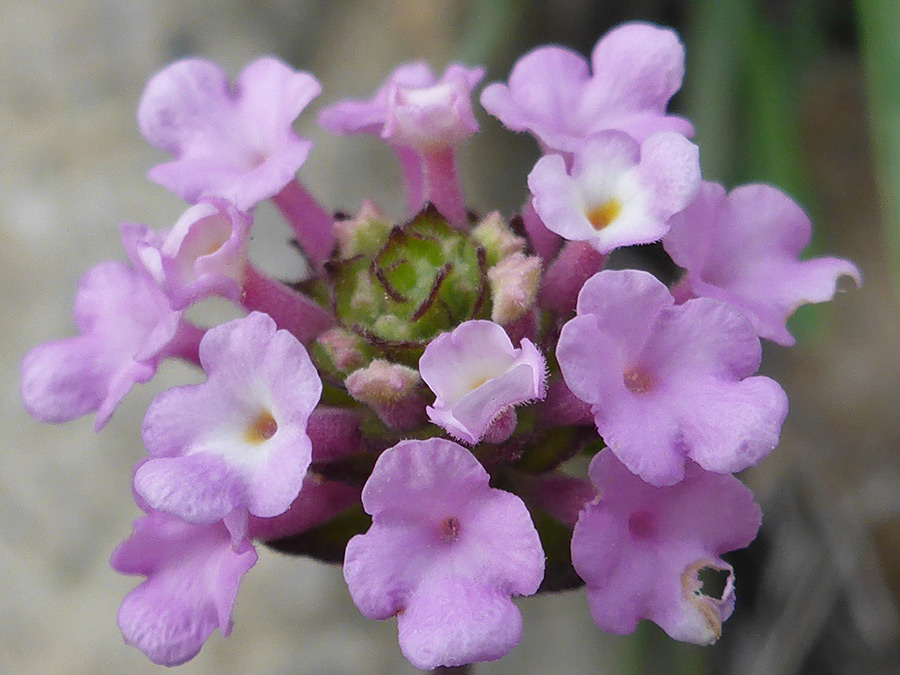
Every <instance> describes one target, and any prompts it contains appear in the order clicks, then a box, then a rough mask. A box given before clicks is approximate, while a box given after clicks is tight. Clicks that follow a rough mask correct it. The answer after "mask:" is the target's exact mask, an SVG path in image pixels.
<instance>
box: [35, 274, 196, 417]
mask: <svg viewBox="0 0 900 675" xmlns="http://www.w3.org/2000/svg"><path fill="white" fill-rule="evenodd" d="M74 314H75V324H76V325H77V327H78V331H79V333H80V335H78V336H77V337H73V338H68V339H65V340H60V341H57V342H48V343H45V344H42V345H38V346H37V347H35V348H34V349H32V350H31V351H30V352H28V354H26V356H25V358H24V360H23V361H22V384H21V391H22V400H23V401H24V403H25V408H26V409H27V410H28V412H29V414H30V415H31V416H32V417H34V418H36V419H38V420H41V421H42V422H67V421H69V420H73V419H75V418H77V417H81V416H82V415H86V414H88V413H91V412H96V413H97V419H96V421H95V423H94V429H95V430H97V431H99V430H100V429H101V428H103V426H104V425H105V424H106V422H107V421H108V420H109V418H110V416H111V415H112V414H113V411H114V410H115V409H116V406H118V405H119V403H120V402H121V400H122V399H123V398H124V397H125V395H126V394H127V393H128V392H129V391H130V390H131V387H132V386H134V385H135V384H137V383H140V382H146V381H147V380H149V379H150V378H151V377H153V375H155V374H156V369H157V367H158V366H159V363H160V361H162V359H163V358H165V357H167V356H180V357H184V358H189V359H194V360H195V359H196V357H197V344H198V343H199V341H200V338H201V336H202V331H200V330H199V329H197V328H195V327H194V326H192V325H191V324H189V323H187V322H185V321H184V320H183V318H182V312H178V311H175V310H173V309H172V308H171V307H170V306H169V301H168V299H167V298H166V296H165V295H164V294H163V293H162V291H160V290H159V288H157V287H156V285H155V284H154V283H153V281H152V280H150V279H149V278H147V276H145V275H143V274H140V273H138V272H136V271H135V270H133V269H131V268H130V267H129V266H128V265H126V264H125V263H121V262H105V263H100V264H99V265H97V266H96V267H94V268H93V269H91V270H90V271H88V272H87V273H86V274H85V275H84V276H82V278H81V280H80V281H79V283H78V294H77V295H76V297H75V312H74Z"/></svg>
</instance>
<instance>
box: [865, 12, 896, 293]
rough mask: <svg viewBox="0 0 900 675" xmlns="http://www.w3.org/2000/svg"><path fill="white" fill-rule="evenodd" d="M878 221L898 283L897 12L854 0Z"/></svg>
mask: <svg viewBox="0 0 900 675" xmlns="http://www.w3.org/2000/svg"><path fill="white" fill-rule="evenodd" d="M856 11H857V14H858V16H859V28H860V37H861V50H862V57H863V65H864V68H865V75H866V84H867V85H868V97H869V123H870V125H871V137H872V141H873V146H874V151H875V168H876V174H877V177H878V190H879V197H880V201H881V211H882V222H883V224H884V228H885V234H886V235H887V240H888V243H889V245H890V247H891V256H892V261H893V264H894V273H895V274H894V278H895V280H897V281H898V283H900V11H898V6H897V2H896V0H857V2H856Z"/></svg>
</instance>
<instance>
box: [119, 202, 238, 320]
mask: <svg viewBox="0 0 900 675" xmlns="http://www.w3.org/2000/svg"><path fill="white" fill-rule="evenodd" d="M250 224H251V219H250V216H248V215H247V214H244V213H241V212H239V211H237V210H236V209H235V208H234V207H233V206H231V205H230V204H228V203H227V202H209V201H203V202H201V203H199V204H196V205H195V206H192V207H191V208H189V209H188V210H187V211H185V212H184V214H183V215H182V216H181V218H179V219H178V221H177V222H176V223H175V225H173V226H172V228H171V229H170V230H169V231H168V232H167V233H166V234H164V235H161V234H158V233H156V232H154V231H153V230H151V229H149V228H147V227H146V226H144V225H131V224H125V225H122V238H123V242H124V244H125V248H126V250H128V252H129V255H131V256H132V257H133V258H135V259H136V260H137V261H138V262H139V263H140V264H141V265H142V266H143V267H144V268H145V269H147V270H148V271H149V272H150V274H151V275H152V276H153V278H154V279H155V280H156V282H157V283H158V284H159V285H160V287H161V288H162V289H163V290H164V291H165V293H166V295H167V296H168V298H169V301H170V302H171V304H172V307H174V308H175V309H183V308H185V307H187V306H188V305H191V304H193V303H194V302H197V301H198V300H202V299H203V298H206V297H210V296H213V295H217V296H221V297H225V298H228V299H229V300H232V301H234V302H238V301H239V300H240V298H241V283H242V278H243V274H244V268H245V266H246V264H247V238H248V235H249V230H250Z"/></svg>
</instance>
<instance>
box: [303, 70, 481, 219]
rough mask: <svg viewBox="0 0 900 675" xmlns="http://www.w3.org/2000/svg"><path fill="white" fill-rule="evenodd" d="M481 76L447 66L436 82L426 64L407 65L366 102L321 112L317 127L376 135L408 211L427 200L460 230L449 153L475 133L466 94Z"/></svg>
mask: <svg viewBox="0 0 900 675" xmlns="http://www.w3.org/2000/svg"><path fill="white" fill-rule="evenodd" d="M483 76H484V69H483V68H466V67H465V66H462V65H460V64H458V63H453V64H451V65H450V66H448V67H447V70H446V71H444V74H443V75H442V76H441V78H440V79H439V80H436V79H435V77H434V75H433V74H432V72H431V69H430V68H429V67H428V65H427V64H425V63H421V62H417V63H407V64H404V65H402V66H400V67H398V68H397V69H395V70H394V72H393V73H391V75H390V77H388V79H387V81H386V82H385V83H384V84H383V85H382V86H381V88H380V89H379V90H378V91H377V92H376V94H375V96H373V97H372V98H371V99H369V100H368V101H341V102H340V103H336V104H334V105H331V106H329V107H327V108H325V109H324V110H323V111H322V113H321V114H320V116H319V124H321V125H322V126H323V127H325V128H326V129H328V130H329V131H331V132H333V133H336V134H371V135H378V136H381V138H383V139H384V140H385V141H387V142H388V143H390V144H391V145H392V146H393V147H394V149H395V151H396V153H397V158H398V159H399V160H400V165H401V167H402V168H403V173H404V177H405V179H406V190H407V196H408V201H409V207H410V213H411V214H415V213H417V212H418V211H419V210H421V209H422V207H424V206H425V203H426V202H432V203H433V204H434V205H435V207H436V208H437V209H438V211H440V212H441V213H442V214H443V215H444V216H445V217H446V218H447V219H448V220H449V221H450V222H451V223H453V224H454V225H456V226H458V227H463V226H464V225H465V224H466V223H467V220H468V217H467V211H466V205H465V200H464V199H463V195H462V189H461V187H460V185H459V178H458V176H457V172H456V158H455V154H454V152H455V150H454V149H455V147H456V145H457V144H459V142H460V141H462V140H463V139H465V138H467V137H469V136H471V135H472V134H474V133H475V132H476V131H478V123H477V122H476V121H475V114H474V112H473V111H472V90H473V89H474V88H475V86H476V85H477V84H478V82H479V81H480V80H481V78H482V77H483Z"/></svg>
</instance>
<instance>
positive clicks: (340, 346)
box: [316, 328, 368, 373]
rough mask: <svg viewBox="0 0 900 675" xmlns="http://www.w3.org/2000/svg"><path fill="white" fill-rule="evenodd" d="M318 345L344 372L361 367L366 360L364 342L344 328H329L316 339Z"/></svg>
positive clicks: (336, 366) (337, 367) (335, 365)
mask: <svg viewBox="0 0 900 675" xmlns="http://www.w3.org/2000/svg"><path fill="white" fill-rule="evenodd" d="M316 346H317V347H319V348H320V349H321V350H322V351H323V352H324V353H325V355H326V356H327V357H328V359H329V360H330V361H331V363H332V364H333V365H334V367H335V368H336V369H337V370H339V371H342V372H344V373H351V372H353V371H354V370H357V369H358V368H362V367H363V366H364V365H365V364H366V361H367V360H368V358H367V354H366V351H367V349H366V343H365V342H364V341H363V339H362V338H360V337H359V336H358V335H356V334H354V333H351V332H350V331H348V330H345V329H344V328H330V329H328V330H326V331H325V332H324V333H322V334H321V335H320V336H319V337H318V338H317V339H316Z"/></svg>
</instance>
